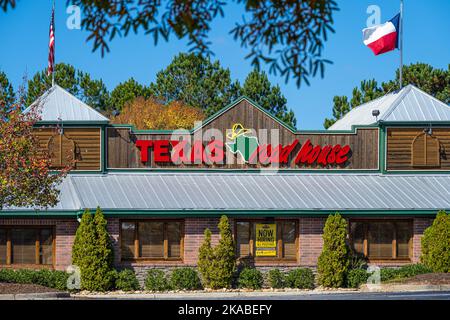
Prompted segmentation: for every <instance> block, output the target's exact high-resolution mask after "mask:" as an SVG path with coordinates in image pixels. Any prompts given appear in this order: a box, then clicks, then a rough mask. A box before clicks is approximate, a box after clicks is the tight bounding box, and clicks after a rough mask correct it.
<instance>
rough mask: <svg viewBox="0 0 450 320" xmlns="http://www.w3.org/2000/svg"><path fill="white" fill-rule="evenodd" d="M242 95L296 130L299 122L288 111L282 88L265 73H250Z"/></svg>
mask: <svg viewBox="0 0 450 320" xmlns="http://www.w3.org/2000/svg"><path fill="white" fill-rule="evenodd" d="M241 93H242V94H243V95H245V96H247V97H249V98H250V99H252V100H253V101H255V102H256V103H257V104H259V105H260V106H261V107H263V108H264V109H266V110H267V111H269V112H270V113H271V114H273V115H274V116H275V117H277V118H278V119H280V120H281V121H283V122H285V123H286V124H288V125H290V126H292V127H294V128H295V126H296V124H297V120H296V119H295V115H294V112H293V111H292V110H288V108H287V99H286V98H285V97H284V95H283V94H282V93H281V89H280V86H278V85H276V86H274V85H272V84H271V83H270V81H269V78H268V77H267V74H266V73H265V72H263V71H261V72H260V71H258V70H253V71H252V72H250V73H249V74H248V76H247V78H246V79H245V82H244V85H243V86H242V90H241Z"/></svg>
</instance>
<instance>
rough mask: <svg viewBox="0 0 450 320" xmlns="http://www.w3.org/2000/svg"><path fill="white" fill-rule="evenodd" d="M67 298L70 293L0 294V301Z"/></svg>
mask: <svg viewBox="0 0 450 320" xmlns="http://www.w3.org/2000/svg"><path fill="white" fill-rule="evenodd" d="M68 298H70V293H68V292H39V293H17V294H0V300H47V299H68Z"/></svg>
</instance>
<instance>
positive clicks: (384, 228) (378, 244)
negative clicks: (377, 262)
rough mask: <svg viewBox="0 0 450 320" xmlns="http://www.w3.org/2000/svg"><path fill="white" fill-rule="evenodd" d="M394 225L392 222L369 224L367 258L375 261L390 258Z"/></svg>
mask: <svg viewBox="0 0 450 320" xmlns="http://www.w3.org/2000/svg"><path fill="white" fill-rule="evenodd" d="M393 239H394V224H393V223H392V222H371V223H369V257H370V258H375V259H390V258H392V240H393Z"/></svg>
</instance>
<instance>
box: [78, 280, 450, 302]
mask: <svg viewBox="0 0 450 320" xmlns="http://www.w3.org/2000/svg"><path fill="white" fill-rule="evenodd" d="M364 286H365V285H364ZM364 286H363V287H364ZM363 287H361V289H360V290H357V289H355V290H350V289H343V290H298V291H295V290H292V291H264V292H261V291H255V292H251V291H250V292H243V291H238V292H176V293H151V292H149V293H113V294H72V295H71V297H72V298H74V299H108V300H115V299H117V300H119V299H141V298H142V299H156V300H162V299H199V298H200V299H201V298H206V299H220V298H233V297H253V298H256V299H257V298H258V297H261V298H264V297H283V296H293V295H298V296H313V295H326V294H331V295H333V294H343V295H345V294H349V293H350V294H351V293H353V294H354V293H361V294H364V293H370V292H391V293H401V292H426V291H450V285H393V284H383V285H381V288H378V289H377V290H373V289H372V290H371V289H368V288H367V287H366V288H363Z"/></svg>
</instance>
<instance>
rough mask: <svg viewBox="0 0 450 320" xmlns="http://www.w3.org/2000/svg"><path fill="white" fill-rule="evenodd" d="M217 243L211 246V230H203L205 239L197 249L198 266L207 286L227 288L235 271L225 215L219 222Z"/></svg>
mask: <svg viewBox="0 0 450 320" xmlns="http://www.w3.org/2000/svg"><path fill="white" fill-rule="evenodd" d="M219 231H220V240H219V244H218V245H217V246H216V247H214V248H212V247H211V231H210V230H209V229H206V230H205V239H204V242H203V243H202V245H201V247H200V249H199V261H198V268H199V271H200V273H201V275H202V278H203V282H204V285H205V286H206V287H208V288H213V289H218V288H229V287H230V286H231V282H232V279H233V275H234V272H235V271H236V257H235V252H234V240H233V236H232V233H231V227H230V223H229V221H228V218H227V216H225V215H224V216H222V217H221V218H220V222H219Z"/></svg>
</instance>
